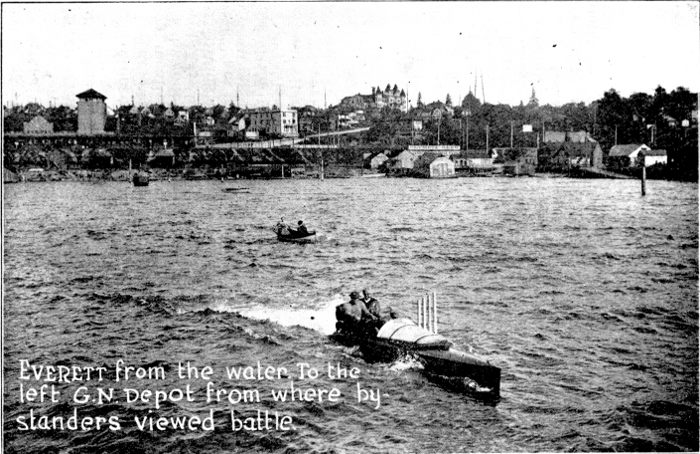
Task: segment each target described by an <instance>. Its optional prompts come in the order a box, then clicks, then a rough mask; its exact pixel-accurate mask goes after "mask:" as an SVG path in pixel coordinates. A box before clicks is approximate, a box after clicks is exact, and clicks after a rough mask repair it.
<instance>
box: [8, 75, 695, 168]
mask: <svg viewBox="0 0 700 454" xmlns="http://www.w3.org/2000/svg"><path fill="white" fill-rule="evenodd" d="M475 93H478V91H477V86H476V85H475V86H474V87H473V89H472V88H470V90H469V93H468V94H467V95H466V96H464V98H463V99H461V100H460V101H459V102H458V103H453V101H452V99H451V96H450V95H449V94H447V96H446V97H445V100H444V101H440V100H438V101H432V102H427V103H424V102H423V100H422V96H421V94H420V93H418V94H417V99H416V103H415V106H414V105H413V103H412V102H411V101H410V100H409V97H408V95H407V92H406V90H405V89H404V88H400V87H399V86H398V85H397V84H393V85H392V84H391V83H389V84H386V86H385V87H384V88H381V86H380V85H378V86H374V87H369V88H368V89H367V90H365V92H364V93H357V94H354V95H349V96H345V97H343V98H342V99H341V100H340V102H338V103H337V104H335V105H330V106H324V107H315V106H311V105H305V106H296V107H288V108H284V107H282V103H281V99H280V102H279V105H272V106H264V107H256V108H247V107H241V106H240V105H238V103H237V102H235V103H234V102H233V101H231V102H230V103H228V104H226V105H225V104H216V105H212V106H202V105H193V106H189V107H185V106H180V105H176V104H175V103H172V102H171V103H170V104H168V105H166V104H164V103H163V102H160V103H151V104H146V103H136V102H134V101H133V98H132V102H131V103H130V104H129V105H121V106H112V105H111V104H109V103H108V102H107V99H108V96H107V95H105V94H102V93H100V92H99V91H97V90H95V89H92V88H90V89H88V90H86V91H83V92H81V93H78V94H76V98H77V102H76V106H75V107H70V106H64V105H60V106H53V105H50V106H48V107H45V106H43V105H40V104H38V103H29V104H25V105H14V104H12V105H6V106H4V107H3V125H4V135H3V158H4V159H3V181H4V182H18V181H33V180H36V181H48V180H64V179H66V180H75V179H93V178H101V179H116V180H119V179H128V178H129V174H128V173H127V172H130V169H141V170H144V171H148V172H149V173H150V174H151V175H152V178H154V179H158V178H186V179H205V178H221V179H223V178H324V177H325V178H333V177H351V176H384V175H386V176H394V177H419V178H447V177H458V176H491V175H498V174H503V175H512V176H533V175H536V174H538V173H550V174H559V175H565V176H571V177H593V178H601V177H602V178H630V177H635V176H636V175H638V174H639V172H640V168H641V166H644V167H645V168H646V169H647V170H646V171H647V175H648V176H649V177H650V178H664V179H675V180H685V181H697V164H698V163H697V154H698V153H697V150H698V118H697V113H698V105H697V99H698V97H697V94H696V93H691V92H689V91H688V90H687V89H685V88H683V87H678V88H676V89H674V90H673V91H671V92H667V91H666V90H665V89H664V88H662V87H657V88H656V90H655V91H654V93H653V94H651V95H649V94H645V93H635V94H632V95H631V96H629V97H627V98H625V97H622V96H621V95H620V94H619V93H617V92H616V91H615V90H609V91H607V92H606V93H604V94H603V97H602V98H600V99H598V100H596V101H594V102H592V103H590V104H585V103H583V102H580V103H570V104H565V105H563V106H551V105H540V103H539V101H538V99H537V96H536V92H535V89H534V87H533V88H532V91H531V93H529V99H528V100H527V102H521V103H520V104H519V105H517V106H509V105H505V104H490V103H488V102H486V100H485V99H484V98H483V95H482V98H481V99H480V98H479V97H477V95H476V94H475ZM280 98H281V96H280Z"/></svg>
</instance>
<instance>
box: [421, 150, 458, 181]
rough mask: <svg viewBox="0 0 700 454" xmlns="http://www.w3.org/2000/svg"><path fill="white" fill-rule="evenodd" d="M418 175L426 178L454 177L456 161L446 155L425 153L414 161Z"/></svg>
mask: <svg viewBox="0 0 700 454" xmlns="http://www.w3.org/2000/svg"><path fill="white" fill-rule="evenodd" d="M414 171H415V174H416V175H417V176H422V177H425V178H452V177H454V176H455V163H454V162H453V161H452V160H451V159H450V158H448V157H446V156H440V155H438V154H435V153H424V154H423V155H422V156H420V157H419V158H418V159H416V161H415V163H414Z"/></svg>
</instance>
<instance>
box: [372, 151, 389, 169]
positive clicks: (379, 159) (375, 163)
mask: <svg viewBox="0 0 700 454" xmlns="http://www.w3.org/2000/svg"><path fill="white" fill-rule="evenodd" d="M388 160H389V158H388V157H387V155H386V154H384V153H383V152H382V153H379V154H377V155H375V156H374V157H372V159H370V160H369V167H370V169H374V170H376V169H378V168H379V166H381V165H382V164H384V163H385V162H386V161H388Z"/></svg>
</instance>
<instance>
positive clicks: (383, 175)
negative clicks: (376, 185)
mask: <svg viewBox="0 0 700 454" xmlns="http://www.w3.org/2000/svg"><path fill="white" fill-rule="evenodd" d="M360 176H361V177H362V178H386V173H363V174H362V175H360Z"/></svg>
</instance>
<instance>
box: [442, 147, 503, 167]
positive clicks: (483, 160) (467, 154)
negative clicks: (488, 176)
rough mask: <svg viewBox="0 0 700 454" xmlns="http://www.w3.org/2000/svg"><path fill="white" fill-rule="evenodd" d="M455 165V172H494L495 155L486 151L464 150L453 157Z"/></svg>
mask: <svg viewBox="0 0 700 454" xmlns="http://www.w3.org/2000/svg"><path fill="white" fill-rule="evenodd" d="M452 161H454V163H455V170H467V169H470V170H492V169H494V165H493V154H491V153H488V152H487V151H484V150H469V151H466V150H462V151H460V152H459V153H458V154H455V155H452Z"/></svg>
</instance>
